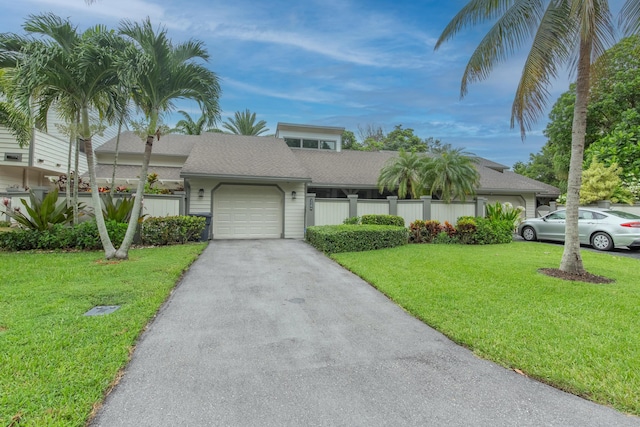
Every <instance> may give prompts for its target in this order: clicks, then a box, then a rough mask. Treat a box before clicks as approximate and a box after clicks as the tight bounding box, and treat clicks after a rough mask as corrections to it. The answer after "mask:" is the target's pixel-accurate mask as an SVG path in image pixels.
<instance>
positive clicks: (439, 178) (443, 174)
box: [422, 144, 480, 203]
mask: <svg viewBox="0 0 640 427" xmlns="http://www.w3.org/2000/svg"><path fill="white" fill-rule="evenodd" d="M475 163H476V159H475V157H473V155H472V154H471V153H467V152H466V151H464V148H453V147H451V145H450V144H444V145H442V146H440V147H437V148H434V149H432V150H431V152H430V156H428V157H425V161H424V163H423V174H422V186H423V187H424V188H426V189H428V192H429V193H431V194H433V195H436V196H437V197H438V198H439V199H440V200H444V201H445V202H447V203H450V202H451V201H452V200H453V199H460V200H465V199H466V197H467V196H470V195H474V194H475V188H476V186H477V185H478V183H479V182H480V174H479V173H478V170H477V169H476V167H475Z"/></svg>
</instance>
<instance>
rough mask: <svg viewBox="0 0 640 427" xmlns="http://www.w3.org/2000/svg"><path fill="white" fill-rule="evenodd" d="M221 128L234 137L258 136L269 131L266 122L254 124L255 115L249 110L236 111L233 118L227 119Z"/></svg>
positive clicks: (261, 121)
mask: <svg viewBox="0 0 640 427" xmlns="http://www.w3.org/2000/svg"><path fill="white" fill-rule="evenodd" d="M222 127H223V128H225V129H227V130H228V131H229V132H231V133H234V134H236V135H252V136H258V135H261V134H263V133H265V132H268V131H269V129H267V122H265V121H264V120H260V121H259V122H257V123H256V113H252V112H251V111H249V109H246V110H244V111H236V113H235V114H234V116H233V118H232V119H227V121H226V122H224V123H223V124H222Z"/></svg>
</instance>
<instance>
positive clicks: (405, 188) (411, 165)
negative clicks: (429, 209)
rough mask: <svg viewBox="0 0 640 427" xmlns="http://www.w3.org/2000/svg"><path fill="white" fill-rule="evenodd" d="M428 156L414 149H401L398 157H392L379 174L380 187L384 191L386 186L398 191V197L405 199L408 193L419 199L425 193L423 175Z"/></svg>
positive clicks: (390, 189)
mask: <svg viewBox="0 0 640 427" xmlns="http://www.w3.org/2000/svg"><path fill="white" fill-rule="evenodd" d="M425 159H426V157H425V156H424V155H422V154H418V153H415V152H413V151H409V152H407V151H404V150H400V151H399V152H398V157H392V158H390V159H389V160H387V162H386V163H385V165H384V166H383V167H382V169H381V170H380V175H379V176H378V189H379V190H380V192H381V193H382V192H383V191H384V189H385V188H386V189H387V190H389V191H396V190H397V191H398V197H399V198H401V199H404V198H406V197H407V194H410V195H411V197H412V198H414V199H417V198H419V197H420V196H422V195H424V186H423V185H422V181H423V179H422V176H423V173H424V162H425Z"/></svg>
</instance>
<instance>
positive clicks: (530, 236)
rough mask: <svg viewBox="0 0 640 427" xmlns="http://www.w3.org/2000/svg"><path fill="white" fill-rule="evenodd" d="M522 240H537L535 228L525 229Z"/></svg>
mask: <svg viewBox="0 0 640 427" xmlns="http://www.w3.org/2000/svg"><path fill="white" fill-rule="evenodd" d="M522 238H523V239H524V240H526V241H527V242H532V241H534V240H536V230H534V229H533V227H524V228H523V229H522Z"/></svg>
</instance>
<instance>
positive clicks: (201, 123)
mask: <svg viewBox="0 0 640 427" xmlns="http://www.w3.org/2000/svg"><path fill="white" fill-rule="evenodd" d="M178 113H180V114H182V117H184V119H181V120H179V121H178V123H176V127H175V128H173V129H171V130H170V131H169V132H172V133H181V134H184V135H202V132H216V131H217V132H220V130H218V129H214V128H211V127H208V126H207V122H209V118H208V117H207V116H205V115H204V114H203V115H201V116H200V118H199V119H198V120H197V121H193V119H192V118H191V116H190V115H189V113H187V112H186V111H183V110H178Z"/></svg>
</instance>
